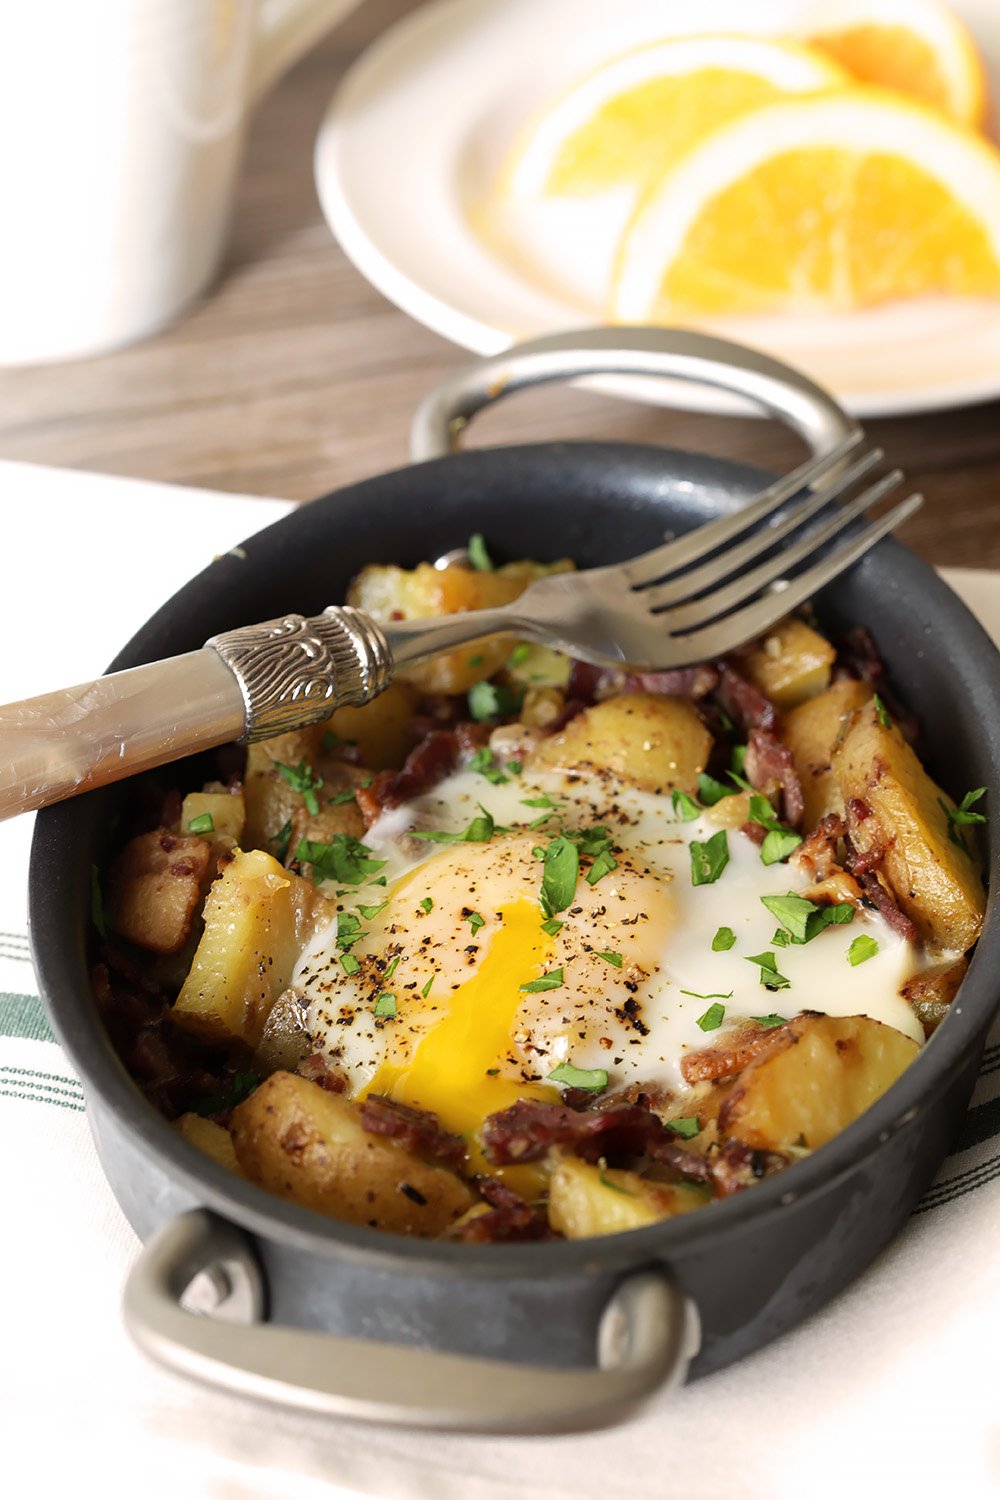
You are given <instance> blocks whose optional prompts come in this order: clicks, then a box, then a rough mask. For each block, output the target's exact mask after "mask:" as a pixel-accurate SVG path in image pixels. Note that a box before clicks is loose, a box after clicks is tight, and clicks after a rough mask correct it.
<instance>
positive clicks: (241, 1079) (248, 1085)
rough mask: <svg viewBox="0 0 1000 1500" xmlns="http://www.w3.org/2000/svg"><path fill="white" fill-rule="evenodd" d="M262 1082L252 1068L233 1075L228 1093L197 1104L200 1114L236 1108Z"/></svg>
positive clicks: (215, 1113)
mask: <svg viewBox="0 0 1000 1500" xmlns="http://www.w3.org/2000/svg"><path fill="white" fill-rule="evenodd" d="M259 1082H260V1079H259V1077H258V1076H257V1074H256V1073H255V1072H253V1070H252V1069H250V1068H248V1069H247V1070H246V1071H245V1072H240V1073H236V1074H234V1075H233V1081H232V1083H231V1084H230V1086H229V1093H228V1094H218V1095H214V1096H213V1097H212V1098H210V1099H203V1100H202V1101H201V1103H200V1104H198V1105H196V1106H195V1108H196V1111H197V1113H198V1114H199V1115H217V1114H220V1113H221V1112H222V1110H224V1109H235V1108H236V1106H237V1104H240V1103H241V1102H242V1101H243V1100H244V1099H245V1098H246V1097H247V1095H248V1094H252V1093H253V1091H254V1089H255V1088H256V1087H257V1085H258V1083H259Z"/></svg>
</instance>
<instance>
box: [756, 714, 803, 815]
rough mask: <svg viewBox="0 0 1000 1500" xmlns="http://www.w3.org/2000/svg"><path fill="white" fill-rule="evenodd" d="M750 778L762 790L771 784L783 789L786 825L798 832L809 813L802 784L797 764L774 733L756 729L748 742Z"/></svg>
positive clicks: (761, 728)
mask: <svg viewBox="0 0 1000 1500" xmlns="http://www.w3.org/2000/svg"><path fill="white" fill-rule="evenodd" d="M746 778H747V781H749V783H750V785H751V786H752V787H756V788H757V789H758V790H759V789H760V788H762V787H764V786H765V785H766V784H767V783H768V782H774V781H776V782H777V783H778V785H779V786H780V787H781V793H782V812H783V815H784V819H785V822H786V823H788V824H789V825H790V826H791V827H792V828H797V827H798V826H799V824H800V823H801V822H802V814H803V813H804V812H805V799H804V798H803V796H802V783H801V782H800V781H799V778H798V775H797V774H796V771H795V761H794V759H793V757H792V752H791V751H790V750H789V748H788V746H787V745H783V744H782V743H781V741H780V740H779V739H778V736H777V735H776V734H775V732H774V730H773V729H770V728H764V727H760V728H753V729H751V730H750V734H749V736H748V738H747V758H746Z"/></svg>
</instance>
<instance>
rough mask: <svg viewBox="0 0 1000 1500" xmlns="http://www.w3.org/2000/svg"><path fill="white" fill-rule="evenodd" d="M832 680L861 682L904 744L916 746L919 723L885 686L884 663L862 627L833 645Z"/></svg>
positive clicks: (870, 637)
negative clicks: (876, 698) (880, 704)
mask: <svg viewBox="0 0 1000 1500" xmlns="http://www.w3.org/2000/svg"><path fill="white" fill-rule="evenodd" d="M833 676H834V680H836V679H837V678H840V677H856V678H858V679H859V680H860V681H861V682H867V683H869V684H870V685H871V687H872V688H873V690H874V691H875V692H876V693H878V695H879V697H880V698H881V699H882V701H883V703H884V704H885V706H886V710H887V712H888V714H889V718H890V719H891V720H892V722H893V724H895V726H896V728H897V729H898V730H899V732H900V734H901V735H902V736H903V738H904V740H908V741H909V743H910V744H911V745H915V744H916V742H917V740H918V739H919V738H920V720H919V719H918V718H917V716H916V714H915V713H913V712H911V710H910V709H908V708H906V707H904V705H903V704H902V703H900V701H899V699H898V698H897V697H896V695H895V693H894V692H893V691H892V689H891V688H890V687H889V686H888V685H887V683H886V673H885V663H884V662H883V660H882V657H881V654H880V653H879V649H878V647H877V646H876V644H875V641H874V640H873V638H872V634H871V631H869V630H868V629H866V627H865V626H864V625H859V626H857V627H856V628H855V629H854V630H851V631H849V632H848V634H847V635H845V636H844V638H843V640H841V641H839V642H838V643H837V664H836V667H835V669H834V673H833Z"/></svg>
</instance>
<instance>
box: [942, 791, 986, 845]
mask: <svg viewBox="0 0 1000 1500" xmlns="http://www.w3.org/2000/svg"><path fill="white" fill-rule="evenodd" d="M985 795H986V788H985V787H984V786H977V787H976V789H975V791H973V792H966V794H965V796H964V797H963V798H962V800H961V802H960V803H959V804H958V806H957V807H949V806H948V804H947V802H945V800H944V798H943V797H939V798H938V805H939V806H940V808H941V810H942V812H943V813H944V815H945V817H946V818H947V819H948V837H949V839H950V840H951V842H952V843H953V844H957V845H958V847H959V848H960V849H963V850H964V851H965V853H966V854H968V855H969V857H970V859H971V857H972V850H971V849H970V848H969V845H968V843H967V842H966V839H965V835H964V834H963V833H960V832H959V829H960V828H967V827H969V826H970V825H971V824H975V823H986V822H988V819H987V816H986V814H985V813H981V812H973V811H972V807H973V804H974V803H976V802H978V801H979V799H980V797H985Z"/></svg>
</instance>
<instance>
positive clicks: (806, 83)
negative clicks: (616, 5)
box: [498, 34, 846, 200]
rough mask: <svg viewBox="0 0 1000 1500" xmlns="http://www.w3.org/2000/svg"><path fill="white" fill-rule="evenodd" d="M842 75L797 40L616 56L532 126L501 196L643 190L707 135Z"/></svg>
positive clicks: (705, 40) (682, 43)
mask: <svg viewBox="0 0 1000 1500" xmlns="http://www.w3.org/2000/svg"><path fill="white" fill-rule="evenodd" d="M845 81H846V78H845V74H844V72H843V71H842V69H840V68H839V67H837V66H836V65H835V64H834V63H832V62H830V61H829V60H828V59H825V58H823V57H820V56H818V55H816V54H814V53H813V52H812V51H810V50H809V49H807V48H805V47H803V46H801V45H799V44H798V43H794V42H785V41H770V40H767V39H763V38H758V37H748V36H726V35H721V34H720V35H711V36H693V37H674V38H671V39H669V40H667V41H663V42H657V43H654V44H652V45H649V46H645V47H639V48H636V49H635V50H634V51H632V52H627V53H624V54H623V55H622V56H619V57H614V58H612V59H610V61H608V62H606V63H604V64H602V66H601V67H599V68H597V69H595V71H594V72H592V73H590V74H588V75H587V76H586V77H585V78H583V79H581V80H580V81H579V82H578V83H576V84H574V85H573V86H572V87H570V88H569V89H568V90H567V91H566V92H565V93H564V94H562V95H561V96H559V97H558V98H556V99H555V100H554V101H553V102H552V103H550V104H549V105H547V106H546V107H545V108H544V109H543V110H542V111H541V113H540V114H538V115H537V116H536V117H535V119H533V120H532V121H530V122H529V124H528V126H527V127H526V128H525V130H524V131H523V132H522V134H521V136H520V138H519V140H518V141H517V142H516V143H515V145H514V148H513V150H512V152H511V153H510V155H509V157H508V159H507V162H506V164H505V166H504V168H503V171H502V172H501V175H500V181H499V185H498V191H499V193H500V195H501V196H510V197H514V198H520V199H522V200H524V199H534V198H544V197H560V196H581V195H587V194H593V193H602V192H605V191H607V190H608V189H614V188H620V187H622V186H628V187H631V188H633V189H635V190H636V191H638V190H639V189H641V188H642V187H643V186H645V185H646V184H647V183H648V182H649V181H651V180H652V179H653V178H654V177H655V176H657V175H658V174H659V173H660V172H662V171H663V169H664V167H665V166H666V164H667V163H668V162H671V161H673V160H674V159H675V158H676V157H677V156H679V155H680V154H681V153H682V152H684V151H686V150H687V149H688V148H689V147H690V146H691V145H692V144H693V143H694V142H695V141H697V140H699V139H700V138H701V136H703V135H704V134H705V133H706V132H707V131H709V130H713V129H715V128H717V127H718V126H719V125H724V124H725V123H726V122H727V121H729V120H731V119H734V118H735V117H736V116H737V115H739V114H742V113H744V112H745V111H746V110H748V109H754V108H756V107H757V106H758V105H760V104H766V103H770V102H771V101H772V100H775V99H780V98H782V97H784V96H785V95H788V94H798V93H805V92H813V91H815V90H817V89H823V88H831V87H834V88H835V87H837V86H839V85H840V84H843V83H844V82H845Z"/></svg>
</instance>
